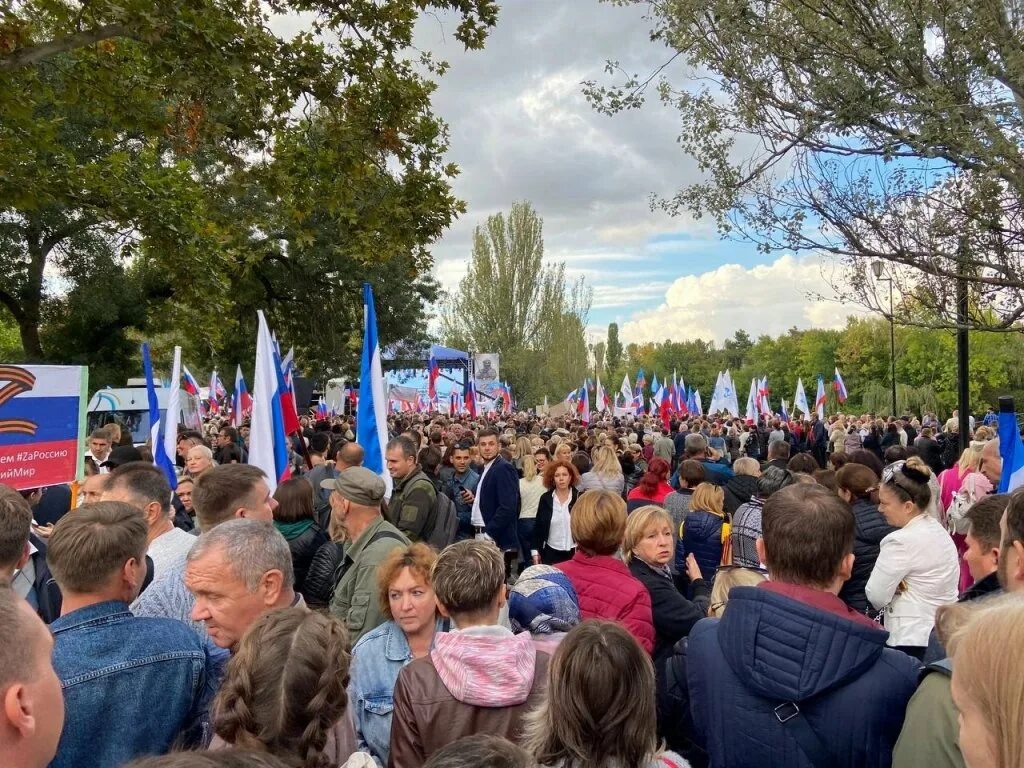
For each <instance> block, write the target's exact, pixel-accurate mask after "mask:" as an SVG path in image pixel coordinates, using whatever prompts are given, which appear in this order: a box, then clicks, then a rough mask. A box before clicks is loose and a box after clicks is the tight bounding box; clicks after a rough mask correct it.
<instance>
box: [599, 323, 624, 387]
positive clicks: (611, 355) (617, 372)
mask: <svg viewBox="0 0 1024 768" xmlns="http://www.w3.org/2000/svg"><path fill="white" fill-rule="evenodd" d="M622 353H623V350H622V342H621V341H620V340H619V324H618V323H608V340H607V341H606V342H605V350H604V371H605V377H606V378H607V379H608V384H609V386H610V387H611V388H612V389H615V388H617V387H618V385H619V382H620V381H621V380H622V376H623V375H624V373H623V369H622V363H623V359H622Z"/></svg>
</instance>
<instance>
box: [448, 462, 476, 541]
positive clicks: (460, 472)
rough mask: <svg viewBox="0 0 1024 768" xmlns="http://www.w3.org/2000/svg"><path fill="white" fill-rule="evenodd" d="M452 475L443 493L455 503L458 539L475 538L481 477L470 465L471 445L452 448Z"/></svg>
mask: <svg viewBox="0 0 1024 768" xmlns="http://www.w3.org/2000/svg"><path fill="white" fill-rule="evenodd" d="M452 470H453V471H452V473H451V475H450V476H449V477H447V478H446V479H445V480H444V481H443V484H442V486H441V491H442V492H443V493H444V494H445V495H446V496H448V498H450V499H451V500H452V501H453V502H455V511H456V513H457V514H458V516H459V531H458V533H457V534H456V539H457V540H459V541H461V540H463V539H471V538H473V494H475V493H476V486H477V484H478V483H479V482H480V475H479V474H477V472H476V470H474V469H473V468H472V467H471V466H470V465H469V444H468V443H459V444H458V445H456V446H455V447H454V448H452Z"/></svg>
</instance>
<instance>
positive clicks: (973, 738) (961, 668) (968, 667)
mask: <svg viewBox="0 0 1024 768" xmlns="http://www.w3.org/2000/svg"><path fill="white" fill-rule="evenodd" d="M1022 646H1024V601H1022V600H1021V598H1020V597H1019V596H1016V595H1010V596H1007V597H1003V598H998V599H996V600H987V601H985V603H984V605H983V606H982V607H978V608H976V609H974V610H972V611H971V614H970V618H969V619H968V621H967V624H966V625H965V626H964V627H962V628H961V629H960V630H959V631H957V632H956V633H955V635H954V637H953V642H952V643H951V644H950V649H951V652H952V659H953V685H952V693H953V703H954V704H955V705H956V708H957V709H958V710H959V711H960V736H959V738H958V740H957V743H958V744H959V746H960V752H961V754H962V755H963V758H964V763H965V764H966V766H967V768H1024V728H1022V727H1021V723H1024V686H1022V685H1021V678H1022V677H1024V664H1022V661H1021V655H1020V652H1019V651H1020V648H1021V647H1022ZM1015 649H1016V650H1015Z"/></svg>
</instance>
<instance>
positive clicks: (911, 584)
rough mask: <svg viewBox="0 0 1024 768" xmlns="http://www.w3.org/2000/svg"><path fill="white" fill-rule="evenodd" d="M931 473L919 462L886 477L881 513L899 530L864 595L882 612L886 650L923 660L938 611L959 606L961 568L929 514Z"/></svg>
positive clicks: (883, 549) (886, 543) (890, 470)
mask: <svg viewBox="0 0 1024 768" xmlns="http://www.w3.org/2000/svg"><path fill="white" fill-rule="evenodd" d="M930 478H931V470H930V469H929V468H928V465H927V464H925V463H924V462H923V461H922V460H921V459H920V458H918V457H916V456H912V457H910V458H909V459H907V460H906V461H905V462H896V463H895V464H890V465H889V466H888V467H886V468H885V470H884V471H883V472H882V483H881V485H880V486H879V488H878V510H879V511H880V512H881V513H882V515H883V516H884V517H885V520H886V522H887V523H889V525H891V526H893V527H894V528H897V529H898V530H896V531H894V532H893V533H890V534H889V535H888V536H886V537H885V538H884V539H882V543H881V546H880V549H879V553H878V559H877V560H875V567H874V568H872V570H871V576H870V577H869V578H868V582H867V585H866V586H865V588H864V594H865V596H866V597H867V599H868V602H869V603H871V605H872V606H874V607H875V608H876V609H878V610H880V611H882V623H883V625H884V626H885V628H886V629H887V630H888V631H889V639H888V640H887V641H886V642H887V644H888V645H890V646H892V647H895V648H898V649H899V650H902V651H904V652H906V653H909V654H910V655H911V656H915V657H917V658H919V659H920V658H922V657H923V656H924V650H925V648H926V647H927V645H928V636H929V634H930V633H931V631H932V627H933V626H934V624H935V612H936V611H937V610H938V608H939V606H942V605H948V604H951V603H955V602H956V599H957V585H958V583H959V580H960V564H959V561H958V558H957V553H956V546H954V544H953V541H952V539H950V537H949V534H948V533H946V530H945V528H943V527H942V525H941V524H940V523H939V522H938V521H937V520H936V519H935V518H934V517H932V516H931V515H929V514H928V505H929V502H930V501H931V493H932V492H931V489H930V488H929V482H928V481H929V480H930Z"/></svg>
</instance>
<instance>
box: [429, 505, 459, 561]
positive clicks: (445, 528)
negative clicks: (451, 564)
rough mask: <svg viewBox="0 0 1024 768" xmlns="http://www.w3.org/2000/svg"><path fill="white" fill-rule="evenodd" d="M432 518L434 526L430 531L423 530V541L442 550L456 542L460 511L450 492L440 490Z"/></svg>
mask: <svg viewBox="0 0 1024 768" xmlns="http://www.w3.org/2000/svg"><path fill="white" fill-rule="evenodd" d="M430 518H431V521H432V522H433V526H432V527H431V529H430V532H429V533H428V532H427V531H424V532H423V541H425V542H426V543H427V544H429V545H430V546H432V547H433V548H434V549H436V550H437V551H438V552H440V551H441V550H442V549H444V548H445V547H447V546H448V545H449V544H452V543H454V542H455V536H456V534H458V532H459V513H458V510H456V509H455V502H454V501H452V500H451V499H450V498H449V497H448V494H446V493H440V492H438V494H437V496H436V498H435V499H434V508H433V510H431V513H430Z"/></svg>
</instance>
